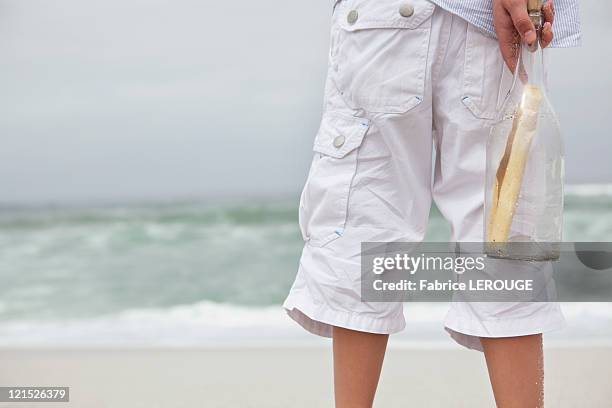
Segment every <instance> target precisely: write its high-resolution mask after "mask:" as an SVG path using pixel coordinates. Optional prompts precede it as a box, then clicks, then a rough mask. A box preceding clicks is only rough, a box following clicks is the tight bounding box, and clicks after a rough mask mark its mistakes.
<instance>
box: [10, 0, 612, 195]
mask: <svg viewBox="0 0 612 408" xmlns="http://www.w3.org/2000/svg"><path fill="white" fill-rule="evenodd" d="M611 4H612V3H610V2H607V1H597V2H594V1H585V2H583V5H582V15H583V26H584V46H583V47H582V48H580V49H570V50H555V51H553V52H552V53H551V67H550V69H551V72H550V88H551V99H552V102H553V105H554V106H555V108H556V109H557V113H558V114H559V117H560V120H561V122H562V125H563V126H564V136H565V140H566V150H567V166H566V167H567V178H568V181H569V182H572V183H594V182H608V183H609V182H612V156H611V155H610V153H611V152H612V108H611V107H612V102H611V98H612V78H611V73H612V45H611V44H610V39H611V38H612V28H611V26H610V24H609V23H608V22H607V21H608V20H609V17H610V15H612V5H611ZM330 12H331V1H312V2H310V1H309V2H304V1H300V2H298V1H286V0H263V1H218V0H216V1H210V0H104V1H99V0H95V1H94V0H0V203H11V202H59V201H91V200H104V201H117V200H124V199H129V200H132V199H146V198H153V199H171V198H189V197H206V196H213V195H214V196H218V195H248V194H253V193H257V194H296V193H297V192H299V190H300V189H301V187H302V184H303V182H304V179H305V176H306V172H307V169H308V164H309V161H310V158H311V146H312V139H313V137H314V134H315V132H316V129H317V127H318V122H319V118H320V115H321V104H322V93H323V83H324V76H325V70H326V59H327V46H328V45H327V44H328V31H329V18H330Z"/></svg>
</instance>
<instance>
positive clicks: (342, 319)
mask: <svg viewBox="0 0 612 408" xmlns="http://www.w3.org/2000/svg"><path fill="white" fill-rule="evenodd" d="M290 298H291V296H290ZM290 298H288V299H287V300H286V301H285V303H284V304H283V308H284V309H285V311H286V312H287V314H288V315H289V317H291V318H292V319H293V320H294V321H295V322H297V323H298V324H299V325H300V326H302V327H303V328H304V329H305V330H306V331H308V332H310V333H312V334H316V335H318V336H322V337H328V338H331V337H332V328H333V327H334V326H336V327H342V328H345V329H349V330H355V331H360V332H365V333H374V334H394V333H397V332H400V331H402V330H403V329H404V328H405V327H406V321H405V319H404V317H403V315H402V316H401V319H397V320H394V321H393V322H389V319H388V318H387V319H384V320H383V319H380V318H375V317H370V316H364V315H363V314H360V313H355V312H348V311H342V310H332V309H330V308H329V307H328V306H326V305H316V306H313V305H312V302H306V301H303V300H301V301H300V300H294V299H290Z"/></svg>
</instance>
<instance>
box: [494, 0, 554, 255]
mask: <svg viewBox="0 0 612 408" xmlns="http://www.w3.org/2000/svg"><path fill="white" fill-rule="evenodd" d="M528 3H529V15H530V18H531V19H532V22H533V23H534V25H535V27H536V32H537V36H538V40H537V41H536V42H535V43H534V44H533V45H531V46H528V45H526V44H521V45H520V52H519V59H518V62H517V67H516V68H515V70H514V71H515V72H514V79H513V84H512V87H511V89H510V91H509V92H508V94H507V96H506V99H505V101H504V103H503V105H502V108H501V110H500V112H499V115H498V118H497V121H496V123H495V124H494V126H493V128H492V130H491V134H490V137H489V140H488V143H487V169H486V188H485V191H486V193H485V194H486V196H485V217H486V219H485V241H486V245H485V247H486V252H487V254H488V255H489V256H494V257H498V258H508V259H523V260H539V261H545V260H553V259H557V258H558V257H559V249H558V247H559V245H558V244H559V243H560V241H561V239H562V236H561V235H562V215H563V177H564V158H563V142H562V139H561V132H560V127H559V122H558V120H557V116H556V115H555V112H554V110H553V108H552V106H551V104H550V101H549V100H548V97H547V93H546V85H545V80H546V78H545V74H546V71H545V65H544V62H545V60H544V58H545V51H544V49H542V47H541V46H540V39H541V32H542V25H543V18H542V11H541V10H542V1H541V0H529V2H528Z"/></svg>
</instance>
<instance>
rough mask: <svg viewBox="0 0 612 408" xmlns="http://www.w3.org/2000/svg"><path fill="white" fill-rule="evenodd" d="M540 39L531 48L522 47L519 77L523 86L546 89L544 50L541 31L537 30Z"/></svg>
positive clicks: (525, 45) (524, 45) (523, 45)
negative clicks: (541, 42) (528, 85)
mask: <svg viewBox="0 0 612 408" xmlns="http://www.w3.org/2000/svg"><path fill="white" fill-rule="evenodd" d="M537 33H538V38H537V41H536V43H535V44H533V45H532V46H531V47H530V46H528V45H527V44H524V43H523V44H522V45H521V53H520V64H519V77H520V79H521V81H522V82H523V84H531V85H536V86H539V87H541V88H542V89H544V88H545V82H546V78H545V76H546V75H545V68H544V50H543V49H542V47H541V46H540V40H541V30H537Z"/></svg>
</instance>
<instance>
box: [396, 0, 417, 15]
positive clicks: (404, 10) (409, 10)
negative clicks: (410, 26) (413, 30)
mask: <svg viewBox="0 0 612 408" xmlns="http://www.w3.org/2000/svg"><path fill="white" fill-rule="evenodd" d="M399 13H400V15H401V16H402V17H412V15H413V14H414V6H413V5H412V4H410V3H402V5H401V6H400V9H399Z"/></svg>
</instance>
